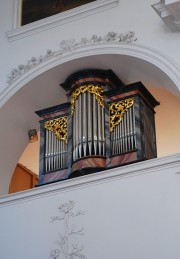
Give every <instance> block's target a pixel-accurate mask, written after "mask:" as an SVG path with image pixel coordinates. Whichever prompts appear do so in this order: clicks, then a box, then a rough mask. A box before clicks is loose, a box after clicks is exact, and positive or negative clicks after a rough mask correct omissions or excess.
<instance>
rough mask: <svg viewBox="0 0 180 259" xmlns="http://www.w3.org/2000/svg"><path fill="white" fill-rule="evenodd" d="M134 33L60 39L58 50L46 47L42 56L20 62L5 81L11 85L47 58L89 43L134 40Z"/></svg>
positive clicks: (62, 54) (111, 33)
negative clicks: (24, 62) (77, 40)
mask: <svg viewBox="0 0 180 259" xmlns="http://www.w3.org/2000/svg"><path fill="white" fill-rule="evenodd" d="M136 40H137V38H136V37H135V33H134V32H132V31H130V32H127V33H125V34H124V33H120V34H119V33H116V32H108V33H107V34H106V35H105V36H97V35H93V36H92V37H91V38H89V39H88V38H86V37H83V38H82V39H81V40H80V41H79V42H76V40H75V39H69V40H62V41H61V42H60V45H59V46H60V47H59V49H58V50H56V51H53V50H51V49H48V50H47V52H46V54H45V55H44V56H42V55H40V56H39V57H37V58H36V57H32V58H31V59H30V60H28V61H27V63H26V64H20V65H19V66H18V67H17V68H14V69H13V70H12V71H11V72H10V74H9V75H8V79H7V83H8V85H11V84H12V83H14V82H15V81H16V80H17V79H18V78H19V77H21V76H22V75H23V74H24V73H26V72H28V71H29V70H31V69H33V68H34V67H36V66H38V65H40V64H41V63H44V62H47V61H48V60H50V59H52V58H55V57H63V56H65V55H66V54H68V53H69V52H72V51H73V52H75V51H76V50H78V49H80V48H82V47H85V46H87V45H88V46H89V45H97V44H103V43H109V44H112V43H131V42H133V41H136Z"/></svg>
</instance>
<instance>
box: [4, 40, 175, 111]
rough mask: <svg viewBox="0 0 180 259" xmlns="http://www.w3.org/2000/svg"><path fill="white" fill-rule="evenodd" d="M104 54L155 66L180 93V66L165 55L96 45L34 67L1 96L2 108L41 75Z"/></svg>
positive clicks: (132, 45)
mask: <svg viewBox="0 0 180 259" xmlns="http://www.w3.org/2000/svg"><path fill="white" fill-rule="evenodd" d="M103 54H116V55H127V56H131V57H136V58H139V59H142V60H145V61H147V62H149V63H151V64H153V65H155V66H156V67H158V68H159V69H160V70H161V71H163V72H164V73H165V74H166V75H167V76H168V77H169V78H170V80H171V81H172V82H173V83H174V85H175V87H176V89H174V90H175V91H176V92H178V93H180V66H179V64H177V63H176V62H175V61H174V60H172V59H171V58H170V57H168V56H167V55H165V54H164V53H162V52H160V51H158V50H156V49H153V48H150V47H148V46H145V45H142V44H138V43H117V42H111V43H99V44H98V43H96V44H93V45H85V46H81V47H79V48H77V49H73V50H69V51H66V52H64V53H63V54H62V55H52V56H51V57H49V58H48V59H47V60H44V61H43V62H41V63H38V64H37V65H35V66H32V67H31V68H30V69H29V70H28V71H27V72H24V73H22V74H21V75H20V76H19V77H17V79H16V80H15V81H14V82H13V83H11V84H10V85H9V86H8V87H7V88H6V89H5V90H4V91H3V92H2V93H1V94H0V107H1V106H3V104H5V102H6V101H7V100H9V98H10V97H11V96H13V95H14V94H15V93H16V92H17V91H18V90H19V89H20V88H21V87H23V86H24V85H25V84H26V83H28V82H29V81H30V80H32V79H33V78H35V77H36V76H38V75H40V74H41V73H43V72H45V71H47V70H49V69H51V68H53V67H56V66H58V65H61V64H63V63H66V62H68V61H71V60H75V59H79V58H83V57H88V56H94V55H103ZM169 90H172V89H169Z"/></svg>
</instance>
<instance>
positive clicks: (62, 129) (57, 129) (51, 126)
mask: <svg viewBox="0 0 180 259" xmlns="http://www.w3.org/2000/svg"><path fill="white" fill-rule="evenodd" d="M44 128H45V129H47V130H50V131H52V132H53V133H54V134H55V136H56V137H57V139H59V140H63V141H64V142H65V143H66V144H67V117H61V118H57V119H54V120H49V121H46V122H45V123H44Z"/></svg>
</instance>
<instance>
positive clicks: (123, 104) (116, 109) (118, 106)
mask: <svg viewBox="0 0 180 259" xmlns="http://www.w3.org/2000/svg"><path fill="white" fill-rule="evenodd" d="M133 105H134V98H128V99H126V100H122V101H119V102H114V103H111V104H110V106H109V111H110V132H112V131H113V130H114V128H115V126H116V125H118V124H119V123H120V122H121V121H122V118H123V116H124V114H125V112H127V111H128V109H129V108H130V107H132V106H133Z"/></svg>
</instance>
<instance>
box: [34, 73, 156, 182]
mask: <svg viewBox="0 0 180 259" xmlns="http://www.w3.org/2000/svg"><path fill="white" fill-rule="evenodd" d="M61 86H62V87H63V88H64V89H65V90H66V91H67V102H66V103H64V104H60V105H56V106H53V107H50V108H46V109H43V110H40V111H37V112H36V114H37V115H38V116H40V117H41V120H40V175H39V184H40V185H41V184H47V183H50V182H54V181H60V180H64V179H68V178H73V177H76V176H80V175H85V174H89V173H93V172H98V171H102V170H105V169H109V168H113V167H118V166H122V165H125V164H129V163H133V162H137V161H142V160H146V159H151V158H155V157H156V156H157V154H156V137H155V119H154V114H155V111H154V108H155V107H156V106H157V105H158V104H159V103H158V101H156V99H155V98H154V97H153V96H152V95H151V93H150V92H149V91H148V90H147V89H146V88H145V87H144V85H143V84H142V83H141V82H136V83H133V84H130V85H124V83H123V82H122V81H121V80H120V79H119V78H118V77H117V76H116V75H115V74H114V73H113V71H112V70H95V69H90V70H84V71H79V72H77V73H74V74H73V75H71V76H70V77H68V78H67V79H66V81H65V82H64V83H63V84H61Z"/></svg>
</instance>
